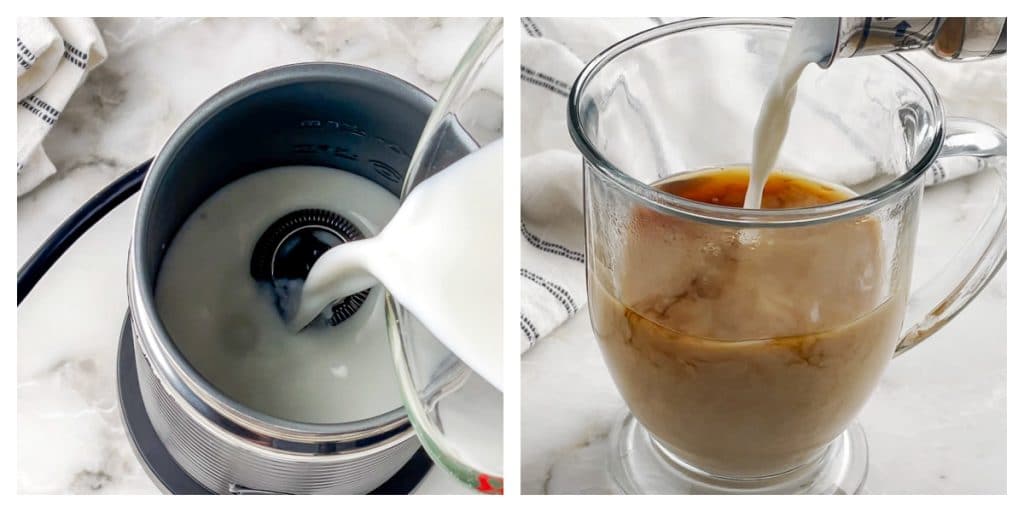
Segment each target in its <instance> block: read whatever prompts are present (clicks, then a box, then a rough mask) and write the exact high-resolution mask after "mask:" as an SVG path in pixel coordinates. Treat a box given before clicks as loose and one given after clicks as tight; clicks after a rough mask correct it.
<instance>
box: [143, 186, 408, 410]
mask: <svg viewBox="0 0 1024 512" xmlns="http://www.w3.org/2000/svg"><path fill="white" fill-rule="evenodd" d="M305 208H323V209H327V210H331V211H334V212H336V213H338V214H340V215H342V216H344V217H346V218H347V219H348V220H349V221H351V222H352V223H353V224H354V225H356V227H358V228H359V229H360V230H361V231H362V232H363V233H364V234H366V235H367V236H372V235H373V234H375V233H377V232H379V231H380V229H381V228H382V227H383V226H384V225H385V224H387V222H388V220H389V219H391V216H392V215H393V214H394V212H395V211H396V210H397V209H398V199H397V198H396V197H395V196H394V195H392V194H391V193H389V192H388V191H387V190H385V189H383V188H381V187H379V186H378V185H376V184H375V183H373V182H371V181H369V180H367V179H364V178H361V177H359V176H356V175H354V174H350V173H346V172H341V171H338V170H334V169H327V168H322V167H306V166H296V167H281V168H275V169H270V170H266V171H261V172H257V173H255V174H251V175H249V176H245V177H243V178H241V179H239V180H237V181H235V182H233V183H230V184H228V185H227V186H226V187H224V188H223V189H221V190H219V191H218V192H217V193H216V194H214V195H213V196H212V197H210V198H209V199H207V200H206V201H205V202H204V203H203V204H202V205H201V206H200V207H199V209H197V210H196V211H195V212H194V213H193V214H192V215H191V216H190V217H189V218H188V220H187V221H186V222H185V224H184V225H183V226H182V228H181V229H180V230H179V232H178V234H177V235H176V236H175V238H174V240H173V242H172V243H171V245H170V247H169V249H168V251H167V255H166V257H165V258H164V262H163V265H162V266H161V268H160V274H159V276H158V279H157V290H156V292H157V293H156V300H157V309H158V311H159V313H160V318H161V320H162V322H163V324H164V325H165V326H166V328H167V331H168V333H169V334H170V336H171V339H172V340H173V341H174V343H175V345H177V347H178V348H179V349H180V350H181V352H182V353H183V354H184V356H185V358H186V359H187V360H188V361H189V362H190V363H191V364H192V365H193V366H194V367H195V368H196V369H198V370H199V373H200V374H202V375H203V376H204V377H205V378H206V379H207V380H209V381H210V382H211V383H212V384H213V385H214V386H215V387H216V388H217V389H219V390H220V391H221V392H223V393H224V394H225V395H227V396H229V397H231V398H233V399H234V400H237V401H238V402H240V403H242V404H244V405H246V406H248V407H251V408H253V409H255V410H257V411H260V412H263V413H266V414H269V415H271V416H275V417H279V418H285V419H290V420H295V421H305V422H312V423H338V422H344V421H352V420H359V419H364V418H368V417H372V416H376V415H378V414H381V413H384V412H387V411H389V410H392V409H395V408H397V407H400V406H401V398H400V394H399V390H398V382H397V378H396V377H395V374H394V370H393V368H394V365H393V363H392V361H391V351H390V349H389V347H388V343H387V334H386V332H385V320H384V305H383V299H382V297H383V293H382V290H381V289H380V287H376V288H374V289H373V291H372V292H371V293H370V296H369V297H368V299H367V301H366V303H365V304H363V306H362V307H361V308H360V309H359V310H358V311H357V312H356V313H355V314H354V315H353V316H352V317H351V318H349V319H347V320H345V321H344V322H342V323H341V324H340V325H338V326H336V327H332V328H322V329H307V330H305V331H303V332H301V333H294V332H293V331H292V330H291V329H289V328H288V326H287V324H286V323H285V321H284V320H283V319H282V318H281V315H280V314H279V313H278V311H277V309H276V307H275V306H274V298H273V296H272V291H271V289H270V287H269V286H268V285H266V284H263V285H261V284H259V283H257V282H256V280H254V279H253V278H252V276H250V274H249V268H250V261H251V257H252V250H253V247H254V246H255V244H256V241H257V240H258V239H259V238H260V236H261V235H262V234H263V232H264V231H265V230H266V229H267V227H268V226H270V225H271V224H272V223H273V222H274V221H276V220H277V219H279V218H281V217H283V216H285V215H287V214H288V213H291V212H293V211H296V210H301V209H305Z"/></svg>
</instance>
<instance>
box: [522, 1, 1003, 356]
mask: <svg viewBox="0 0 1024 512" xmlns="http://www.w3.org/2000/svg"><path fill="white" fill-rule="evenodd" d="M669 21H675V20H670V19H662V18H631V19H610V18H589V19H570V18H554V19H551V18H521V19H520V23H521V25H522V28H521V31H522V47H521V49H520V50H521V55H522V62H521V68H520V79H521V81H522V87H521V91H522V156H523V158H522V163H521V176H522V206H521V213H522V225H521V229H522V236H521V247H522V249H521V250H522V268H521V269H520V274H521V280H522V287H521V289H522V292H521V294H522V296H521V307H520V317H519V323H520V331H521V332H520V335H521V351H522V352H525V351H526V350H528V349H529V348H530V347H532V346H533V345H534V344H535V343H536V342H537V341H538V340H539V339H541V338H543V337H544V336H545V335H547V334H548V333H550V332H551V331H553V330H554V329H555V328H556V327H558V326H559V325H561V324H562V323H564V322H565V321H566V320H568V319H569V318H570V317H572V316H573V315H574V314H575V313H576V312H578V311H579V310H580V309H581V308H584V307H586V301H587V292H586V283H585V271H584V264H583V261H584V234H583V193H582V176H581V173H582V161H581V156H580V154H579V153H578V152H577V151H576V148H575V146H574V145H573V143H572V141H571V140H570V138H569V132H568V128H567V125H566V106H567V105H566V102H567V99H568V95H569V89H570V87H572V83H573V81H574V80H575V79H576V76H577V75H578V74H579V72H580V71H581V70H582V69H583V66H584V64H585V63H586V62H588V61H589V60H590V59H592V58H593V57H594V56H595V55H597V54H598V53H600V52H601V51H602V50H604V49H605V48H607V47H608V46H610V45H612V44H613V43H615V42H616V41H619V40H621V39H623V38H626V37H628V36H630V35H632V34H635V33H637V32H640V31H642V30H646V29H648V28H651V27H654V26H657V25H661V24H662V23H666V22H669ZM908 58H910V59H911V60H913V61H914V63H915V64H917V65H919V66H921V67H922V69H923V70H924V71H925V73H926V74H927V75H928V77H929V78H930V79H931V80H932V81H933V82H934V84H935V85H936V88H937V89H938V90H939V92H940V94H941V95H942V97H943V101H944V103H945V104H946V107H947V112H948V113H950V114H952V115H966V116H972V117H976V118H978V119H981V120H984V121H988V122H990V123H993V124H996V125H997V126H1002V127H1005V122H1006V121H1005V120H1006V68H1005V59H1002V60H997V61H983V62H979V63H971V64H957V65H951V64H946V63H942V62H940V61H938V60H937V59H934V58H932V57H930V56H927V55H924V54H918V55H908ZM967 67H970V69H971V72H969V73H967V72H965V70H966V68H967ZM983 165H984V162H983V161H981V160H980V159H976V158H961V159H944V160H941V161H940V162H937V163H936V165H935V166H934V167H933V168H932V169H931V170H930V172H929V173H928V174H926V176H925V183H926V185H931V184H934V183H941V182H944V181H948V180H951V179H954V178H958V177H960V176H965V175H968V174H972V173H974V172H977V171H978V170H979V169H981V168H982V167H983Z"/></svg>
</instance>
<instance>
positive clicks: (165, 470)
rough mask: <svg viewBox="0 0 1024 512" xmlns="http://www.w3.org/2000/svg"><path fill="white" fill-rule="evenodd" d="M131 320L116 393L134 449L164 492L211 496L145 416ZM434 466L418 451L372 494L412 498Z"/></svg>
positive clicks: (120, 350)
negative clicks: (171, 453)
mask: <svg viewBox="0 0 1024 512" xmlns="http://www.w3.org/2000/svg"><path fill="white" fill-rule="evenodd" d="M130 322H131V319H130V318H128V317H126V318H125V321H124V326H123V327H122V329H121V339H120V342H119V343H118V349H117V388H118V389H117V392H118V398H119V400H120V402H121V419H122V421H123V422H124V426H125V432H126V433H127V434H128V439H129V440H130V441H131V444H132V449H133V450H134V451H135V455H136V456H137V457H138V459H139V462H141V463H142V467H143V469H145V470H146V473H147V474H149V477H150V479H151V480H152V481H153V483H155V484H156V485H157V487H159V488H160V490H162V491H163V492H166V493H169V494H212V493H211V492H210V491H209V490H207V489H206V488H205V487H203V486H202V485H200V484H199V483H198V482H196V481H195V480H193V479H192V478H191V477H190V476H189V475H188V474H187V473H185V470H183V469H182V468H181V466H179V465H178V464H177V463H176V462H175V461H174V459H173V458H172V457H171V455H170V453H168V452H167V448H166V447H164V445H163V443H162V442H161V441H160V438H159V437H157V435H156V431H155V430H154V429H153V424H152V423H151V422H150V420H149V416H147V415H146V409H145V407H144V405H143V403H142V395H141V393H140V390H139V379H138V376H137V373H136V368H135V344H134V342H133V339H132V328H131V323H130ZM432 464H433V463H432V462H431V460H430V457H428V456H427V454H426V452H425V451H423V448H420V449H419V450H417V451H416V454H415V455H413V457H412V458H411V459H409V462H407V463H406V464H405V466H402V469H400V470H398V472H397V473H395V474H394V476H392V477H391V478H390V479H388V480H387V481H386V482H384V483H383V484H381V485H380V487H377V488H376V489H374V490H373V491H372V492H370V494H409V493H411V492H412V491H413V489H415V488H416V486H417V485H419V483H420V481H422V480H423V477H424V476H426V474H427V471H428V470H429V469H430V466H431V465H432Z"/></svg>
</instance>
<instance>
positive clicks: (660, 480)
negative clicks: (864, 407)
mask: <svg viewBox="0 0 1024 512" xmlns="http://www.w3.org/2000/svg"><path fill="white" fill-rule="evenodd" d="M609 441H610V445H611V446H610V448H611V453H610V460H609V468H610V472H611V479H612V482H614V484H615V485H616V486H617V487H618V489H617V490H618V491H619V492H622V493H625V494H859V493H860V491H861V490H862V487H863V485H864V480H865V479H866V478H867V470H868V445H867V438H866V437H865V435H864V430H863V429H861V427H860V425H859V424H857V423H856V422H854V423H853V424H851V425H850V426H849V427H847V429H846V430H845V431H843V433H842V434H840V435H839V437H837V438H836V439H835V440H834V441H832V442H831V443H830V444H829V445H828V446H827V447H826V448H825V450H824V451H823V452H822V453H821V455H820V456H819V457H817V458H816V459H815V460H813V461H812V462H809V463H807V464H806V465H804V466H801V467H798V468H795V469H792V470H790V471H787V472H785V473H781V474H778V475H772V476H766V477H761V478H749V479H748V478H744V479H735V478H728V477H722V476H718V475H714V474H711V473H707V472H705V471H703V470H701V469H699V468H696V467H694V466H691V465H689V464H687V462H686V461H684V460H682V459H680V458H678V457H677V456H675V455H673V454H671V453H670V452H669V451H668V450H666V449H665V448H663V447H662V446H660V445H659V444H658V441H657V440H656V439H655V438H654V437H653V436H651V434H650V432H648V431H647V429H645V428H644V427H643V425H641V424H640V422H639V421H637V419H636V417H634V416H633V415H632V414H629V413H626V415H625V418H623V419H622V421H620V422H618V423H617V424H616V426H615V428H614V430H613V431H612V432H611V435H610V436H609Z"/></svg>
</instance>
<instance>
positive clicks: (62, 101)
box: [17, 18, 107, 196]
mask: <svg viewBox="0 0 1024 512" xmlns="http://www.w3.org/2000/svg"><path fill="white" fill-rule="evenodd" d="M17 52H18V64H17V66H18V195H19V196H21V195H22V194H24V193H26V192H28V191H30V190H32V189H33V188H35V187H36V186H37V185H39V184H40V183H42V181H43V180H45V179H46V178H48V177H49V176H50V175H52V174H54V173H55V172H56V169H55V168H54V166H53V163H52V162H50V159H49V158H48V157H47V156H46V153H45V152H44V151H43V146H42V142H43V139H44V138H45V137H46V134H47V133H49V131H50V128H51V127H52V126H53V125H54V123H56V122H57V119H59V118H60V112H61V110H62V109H63V108H64V106H65V105H66V104H67V102H68V100H69V99H70V98H71V95H72V94H73V93H74V92H75V90H76V89H78V86H79V85H80V84H81V83H82V81H83V80H84V79H85V76H86V74H87V73H88V72H89V71H90V70H91V69H92V68H94V67H96V66H98V65H99V64H100V63H101V62H103V61H104V60H105V59H106V58H107V49H106V47H105V46H104V45H103V38H102V37H100V32H99V30H98V29H97V28H96V24H95V23H94V22H93V21H92V20H91V19H89V18H18V49H17Z"/></svg>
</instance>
